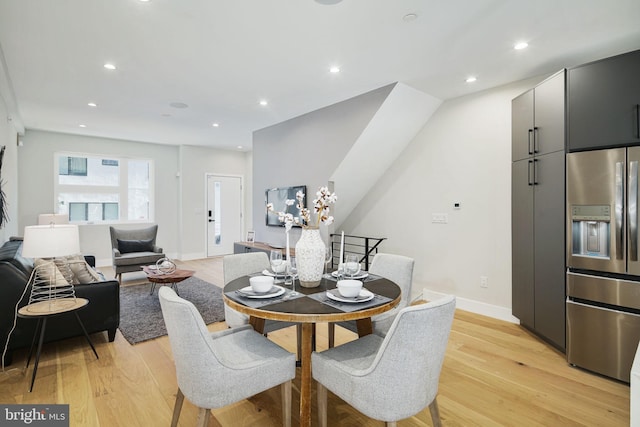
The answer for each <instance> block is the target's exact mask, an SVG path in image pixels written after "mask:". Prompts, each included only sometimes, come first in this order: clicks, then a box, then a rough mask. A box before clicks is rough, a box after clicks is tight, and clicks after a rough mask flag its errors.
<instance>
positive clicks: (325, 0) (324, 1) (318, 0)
mask: <svg viewBox="0 0 640 427" xmlns="http://www.w3.org/2000/svg"><path fill="white" fill-rule="evenodd" d="M341 1H342V0H316V3H320V4H326V5H331V4H338V3H340V2H341Z"/></svg>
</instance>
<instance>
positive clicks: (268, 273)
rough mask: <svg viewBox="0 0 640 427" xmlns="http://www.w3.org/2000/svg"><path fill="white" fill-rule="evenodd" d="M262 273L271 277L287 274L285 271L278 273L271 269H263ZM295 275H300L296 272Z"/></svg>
mask: <svg viewBox="0 0 640 427" xmlns="http://www.w3.org/2000/svg"><path fill="white" fill-rule="evenodd" d="M262 274H263V275H265V276H271V277H284V276H285V275H286V274H285V272H284V271H283V272H282V273H278V274H276V273H274V272H273V271H271V270H262ZM294 277H298V275H297V274H296V275H295V276H294Z"/></svg>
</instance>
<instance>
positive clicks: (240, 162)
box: [180, 145, 252, 259]
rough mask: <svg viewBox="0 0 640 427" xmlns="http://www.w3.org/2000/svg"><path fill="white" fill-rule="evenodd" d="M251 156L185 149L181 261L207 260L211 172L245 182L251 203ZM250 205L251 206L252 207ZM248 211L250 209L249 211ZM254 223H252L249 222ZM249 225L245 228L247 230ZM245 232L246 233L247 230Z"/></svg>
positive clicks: (246, 196)
mask: <svg viewBox="0 0 640 427" xmlns="http://www.w3.org/2000/svg"><path fill="white" fill-rule="evenodd" d="M250 158H251V156H249V155H247V154H246V153H243V152H236V151H229V150H216V149H211V148H206V147H196V146H186V145H185V146H181V148H180V164H181V168H180V169H181V179H182V184H181V192H182V194H181V202H180V205H181V207H182V219H181V221H180V223H181V224H182V230H181V232H180V235H181V236H182V237H183V238H182V248H181V251H180V252H181V258H182V259H199V258H206V256H207V251H206V245H207V217H206V215H205V213H206V183H205V175H206V174H207V173H210V174H217V175H228V176H239V177H241V178H242V181H243V198H244V200H243V202H244V204H245V206H246V205H247V202H249V203H250V201H251V195H252V194H251V187H250V186H249V187H248V188H247V185H246V182H247V176H248V175H249V176H250V174H249V173H248V171H249V170H250V167H251V161H250ZM249 206H250V205H249ZM245 210H246V209H245ZM249 224H250V223H249ZM246 226H247V225H246V223H245V224H244V225H243V227H246ZM243 232H244V230H243Z"/></svg>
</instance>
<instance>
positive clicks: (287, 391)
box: [282, 380, 291, 427]
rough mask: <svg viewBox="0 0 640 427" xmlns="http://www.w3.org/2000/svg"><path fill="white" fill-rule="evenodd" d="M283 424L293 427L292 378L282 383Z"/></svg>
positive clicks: (286, 426)
mask: <svg viewBox="0 0 640 427" xmlns="http://www.w3.org/2000/svg"><path fill="white" fill-rule="evenodd" d="M282 424H283V425H284V427H291V380H289V381H287V382H284V383H282Z"/></svg>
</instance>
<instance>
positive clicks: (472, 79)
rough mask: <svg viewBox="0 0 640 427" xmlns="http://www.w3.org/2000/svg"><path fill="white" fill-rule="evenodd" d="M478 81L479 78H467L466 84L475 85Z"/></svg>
mask: <svg viewBox="0 0 640 427" xmlns="http://www.w3.org/2000/svg"><path fill="white" fill-rule="evenodd" d="M476 80H478V79H477V78H475V77H473V76H470V77H467V80H465V82H467V83H473V82H475V81H476Z"/></svg>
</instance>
